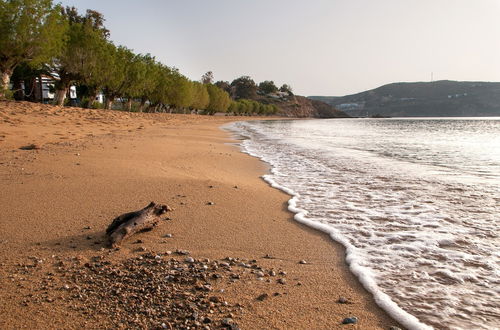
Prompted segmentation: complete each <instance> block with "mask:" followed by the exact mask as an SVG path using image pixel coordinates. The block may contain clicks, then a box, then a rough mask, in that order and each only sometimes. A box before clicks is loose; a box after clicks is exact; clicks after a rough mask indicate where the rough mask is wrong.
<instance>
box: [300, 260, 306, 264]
mask: <svg viewBox="0 0 500 330" xmlns="http://www.w3.org/2000/svg"><path fill="white" fill-rule="evenodd" d="M299 264H301V265H305V264H307V261H305V260H301V261H299Z"/></svg>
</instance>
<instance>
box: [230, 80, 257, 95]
mask: <svg viewBox="0 0 500 330" xmlns="http://www.w3.org/2000/svg"><path fill="white" fill-rule="evenodd" d="M231 87H233V88H234V94H235V97H236V99H248V98H253V97H255V95H256V92H257V86H256V85H255V82H254V81H253V80H252V78H250V77H249V76H242V77H239V78H237V79H235V80H233V82H232V83H231Z"/></svg>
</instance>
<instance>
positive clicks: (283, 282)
mask: <svg viewBox="0 0 500 330" xmlns="http://www.w3.org/2000/svg"><path fill="white" fill-rule="evenodd" d="M278 283H279V284H286V280H285V279H284V278H280V279H278Z"/></svg>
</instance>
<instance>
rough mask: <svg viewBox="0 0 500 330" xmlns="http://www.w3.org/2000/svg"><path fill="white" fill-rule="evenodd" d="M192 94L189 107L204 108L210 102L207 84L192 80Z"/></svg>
mask: <svg viewBox="0 0 500 330" xmlns="http://www.w3.org/2000/svg"><path fill="white" fill-rule="evenodd" d="M192 88H193V95H192V101H191V105H190V107H191V108H192V109H195V110H205V109H206V108H207V107H208V104H209V103H210V95H209V94H208V90H207V86H205V85H203V84H201V83H199V82H196V81H194V82H193V86H192Z"/></svg>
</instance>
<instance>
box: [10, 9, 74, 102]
mask: <svg viewBox="0 0 500 330" xmlns="http://www.w3.org/2000/svg"><path fill="white" fill-rule="evenodd" d="M60 11H61V8H60V6H59V5H55V6H54V5H53V4H52V1H51V0H0V73H1V75H2V80H1V81H0V89H6V88H7V87H8V83H9V80H10V76H11V75H12V72H13V70H14V68H15V67H16V66H18V65H19V64H20V63H22V62H27V63H29V64H30V65H32V66H34V67H36V66H38V65H40V64H41V63H43V62H46V61H48V60H50V59H51V58H52V56H54V55H55V54H57V53H58V52H59V51H60V50H61V48H62V46H63V43H64V40H65V38H64V32H65V28H66V25H65V24H64V21H63V19H62V16H61V14H60ZM1 95H2V93H1V92H0V96H1Z"/></svg>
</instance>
